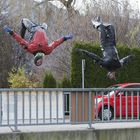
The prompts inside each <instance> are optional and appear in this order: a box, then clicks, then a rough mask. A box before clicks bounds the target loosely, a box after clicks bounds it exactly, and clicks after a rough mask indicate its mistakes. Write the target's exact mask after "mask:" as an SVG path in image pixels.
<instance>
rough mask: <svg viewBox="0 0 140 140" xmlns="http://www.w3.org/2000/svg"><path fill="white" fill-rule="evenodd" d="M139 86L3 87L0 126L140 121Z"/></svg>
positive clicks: (1, 90) (0, 100) (0, 96)
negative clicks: (132, 87)
mask: <svg viewBox="0 0 140 140" xmlns="http://www.w3.org/2000/svg"><path fill="white" fill-rule="evenodd" d="M139 117H140V88H136V89H130V88H129V89H127V88H125V89H113V88H110V89H109V88H87V89H86V88H85V89H73V88H72V89H61V88H59V89H56V88H55V89H40V88H37V89H0V127H3V126H9V127H10V126H13V127H14V128H15V131H16V130H17V127H18V126H24V125H50V124H89V127H91V126H92V124H93V123H103V122H121V121H139Z"/></svg>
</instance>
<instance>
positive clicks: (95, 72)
mask: <svg viewBox="0 0 140 140" xmlns="http://www.w3.org/2000/svg"><path fill="white" fill-rule="evenodd" d="M78 48H81V49H85V50H88V51H90V52H94V53H96V54H97V55H99V56H101V57H102V51H101V48H100V47H99V45H98V44H95V43H92V42H90V43H89V42H79V43H78V42H76V43H75V45H74V47H73V50H72V63H71V83H72V87H75V88H76V87H77V88H78V87H81V86H82V84H81V83H82V72H81V63H82V62H81V61H82V59H85V61H86V69H85V87H86V88H92V87H107V86H110V85H112V84H117V83H124V82H140V49H139V48H132V49H130V48H128V47H127V46H123V45H118V46H117V49H118V53H119V57H120V58H122V57H125V56H127V55H129V54H134V55H135V58H134V59H133V60H131V61H130V62H129V63H128V64H126V65H125V66H123V67H122V68H120V69H118V70H117V73H116V78H117V80H116V81H112V80H109V79H108V78H107V76H106V74H107V71H106V70H105V69H104V68H101V67H100V66H99V65H97V64H95V63H94V61H93V59H91V58H89V57H87V56H86V55H84V54H82V53H79V52H77V51H76V49H78Z"/></svg>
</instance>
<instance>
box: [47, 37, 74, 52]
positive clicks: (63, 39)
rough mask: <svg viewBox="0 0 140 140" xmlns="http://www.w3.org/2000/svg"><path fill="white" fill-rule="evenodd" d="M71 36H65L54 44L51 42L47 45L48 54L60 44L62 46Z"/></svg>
mask: <svg viewBox="0 0 140 140" xmlns="http://www.w3.org/2000/svg"><path fill="white" fill-rule="evenodd" d="M72 38H73V36H72V35H67V36H64V37H62V38H60V39H58V40H56V41H54V42H52V43H51V44H50V45H49V50H50V52H52V50H53V49H55V48H56V47H58V46H59V45H60V44H62V43H63V42H64V41H67V40H69V39H72Z"/></svg>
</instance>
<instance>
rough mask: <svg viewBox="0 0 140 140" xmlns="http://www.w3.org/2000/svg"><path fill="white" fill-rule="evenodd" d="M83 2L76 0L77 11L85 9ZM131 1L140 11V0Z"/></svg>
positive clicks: (87, 0)
mask: <svg viewBox="0 0 140 140" xmlns="http://www.w3.org/2000/svg"><path fill="white" fill-rule="evenodd" d="M34 1H36V2H42V1H43V0H34ZM83 1H85V0H76V7H77V9H79V8H82V7H83V6H82V3H83ZM89 1H91V0H86V2H89ZM121 1H122V0H121ZM129 1H130V3H131V4H132V6H133V7H134V9H135V8H139V9H140V0H129Z"/></svg>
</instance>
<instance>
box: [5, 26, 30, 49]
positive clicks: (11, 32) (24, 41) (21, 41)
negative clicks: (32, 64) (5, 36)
mask: <svg viewBox="0 0 140 140" xmlns="http://www.w3.org/2000/svg"><path fill="white" fill-rule="evenodd" d="M4 31H5V32H7V33H9V34H10V35H11V36H12V37H13V38H14V39H15V40H16V41H17V42H18V43H19V44H20V45H22V46H26V47H28V42H27V41H26V40H25V39H23V38H22V37H21V36H20V35H18V34H17V33H16V32H14V31H13V30H12V29H11V28H10V27H8V26H4Z"/></svg>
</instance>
